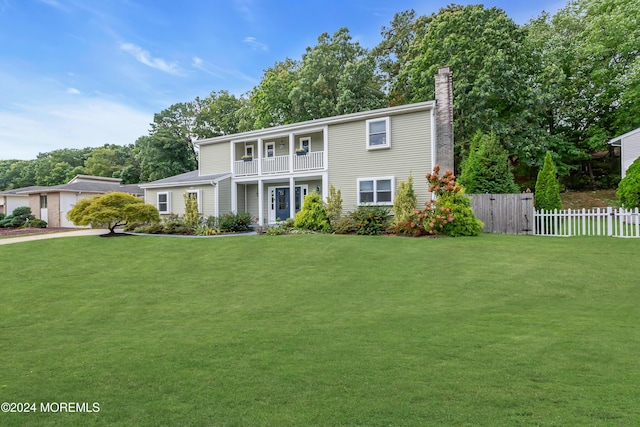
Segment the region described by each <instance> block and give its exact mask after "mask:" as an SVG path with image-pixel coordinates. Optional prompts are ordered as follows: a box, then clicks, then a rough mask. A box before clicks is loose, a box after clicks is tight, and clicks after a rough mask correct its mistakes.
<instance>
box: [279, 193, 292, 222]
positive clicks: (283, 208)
mask: <svg viewBox="0 0 640 427" xmlns="http://www.w3.org/2000/svg"><path fill="white" fill-rule="evenodd" d="M289 214H290V211H289V187H279V188H276V221H284V220H285V219H287V218H289Z"/></svg>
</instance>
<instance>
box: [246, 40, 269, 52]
mask: <svg viewBox="0 0 640 427" xmlns="http://www.w3.org/2000/svg"><path fill="white" fill-rule="evenodd" d="M242 41H243V42H245V43H246V44H248V45H249V46H251V48H252V49H253V50H263V51H265V52H266V51H268V50H269V46H268V45H266V44H264V43H260V42H259V41H258V40H256V38H255V37H245V38H244V40H242Z"/></svg>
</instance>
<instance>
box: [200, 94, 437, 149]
mask: <svg viewBox="0 0 640 427" xmlns="http://www.w3.org/2000/svg"><path fill="white" fill-rule="evenodd" d="M435 105H436V103H435V101H426V102H418V103H415V104H407V105H399V106H397V107H388V108H381V109H378V110H371V111H362V112H359V113H351V114H343V115H341V116H333V117H325V118H322V119H315V120H308V121H306V122H300V123H292V124H289V125H282V126H275V127H271V128H264V129H259V130H252V131H248V132H242V133H236V134H231V135H223V136H216V137H213V138H207V139H201V140H198V141H194V142H193V144H194V145H197V146H200V145H209V144H216V143H219V142H227V141H230V140H239V141H241V140H243V139H255V138H257V137H260V136H267V135H273V134H283V133H289V132H295V131H297V130H303V129H306V128H310V127H317V126H325V125H330V124H338V123H346V122H353V121H358V120H366V119H372V118H377V117H384V116H391V115H396V114H404V113H410V112H414V111H424V110H430V109H433V108H435Z"/></svg>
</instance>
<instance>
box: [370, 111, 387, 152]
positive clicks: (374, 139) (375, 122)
mask: <svg viewBox="0 0 640 427" xmlns="http://www.w3.org/2000/svg"><path fill="white" fill-rule="evenodd" d="M389 147H391V131H390V122H389V117H384V118H381V119H371V120H367V149H368V150H376V149H379V148H389Z"/></svg>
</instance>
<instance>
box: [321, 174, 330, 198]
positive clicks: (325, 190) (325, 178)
mask: <svg viewBox="0 0 640 427" xmlns="http://www.w3.org/2000/svg"><path fill="white" fill-rule="evenodd" d="M327 197H329V176H328V174H327V173H326V172H325V173H323V174H322V200H327Z"/></svg>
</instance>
